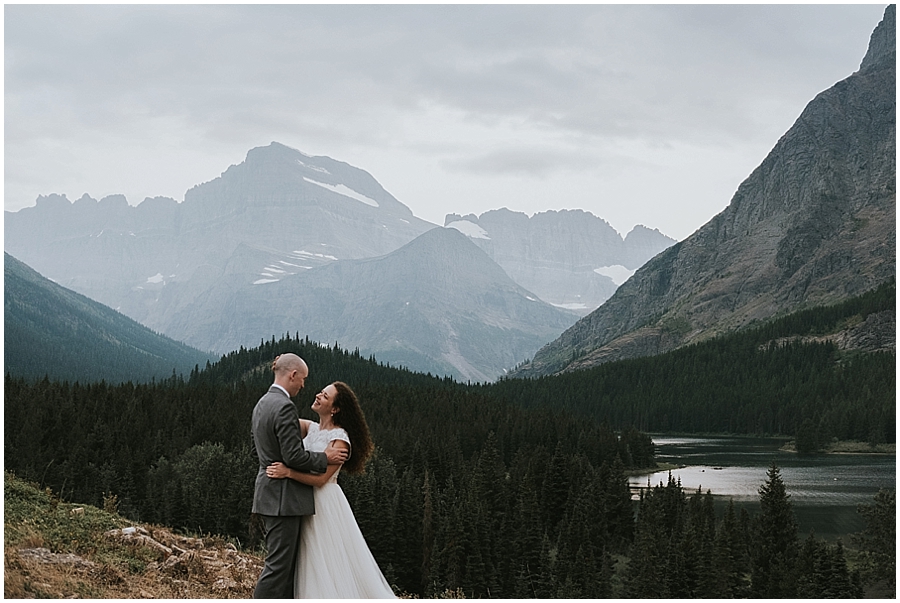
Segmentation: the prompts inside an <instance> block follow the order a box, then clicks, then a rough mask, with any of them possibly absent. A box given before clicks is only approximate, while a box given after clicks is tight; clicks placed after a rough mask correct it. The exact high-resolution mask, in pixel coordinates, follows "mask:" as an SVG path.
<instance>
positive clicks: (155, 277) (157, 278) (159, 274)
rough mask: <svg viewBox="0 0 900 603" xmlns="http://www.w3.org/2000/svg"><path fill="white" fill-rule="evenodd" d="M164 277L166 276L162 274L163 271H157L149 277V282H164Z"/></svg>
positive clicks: (156, 283) (155, 283)
mask: <svg viewBox="0 0 900 603" xmlns="http://www.w3.org/2000/svg"><path fill="white" fill-rule="evenodd" d="M163 278H164V277H163V275H162V272H157V273H156V274H154V275H153V276H150V277H147V282H148V283H152V284H154V285H158V284H159V283H161V282H163Z"/></svg>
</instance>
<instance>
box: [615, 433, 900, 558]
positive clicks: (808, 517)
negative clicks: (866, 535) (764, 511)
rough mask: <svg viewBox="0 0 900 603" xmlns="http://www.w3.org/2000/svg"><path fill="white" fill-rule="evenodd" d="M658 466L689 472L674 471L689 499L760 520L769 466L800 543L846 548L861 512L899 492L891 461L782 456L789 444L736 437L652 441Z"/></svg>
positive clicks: (653, 481)
mask: <svg viewBox="0 0 900 603" xmlns="http://www.w3.org/2000/svg"><path fill="white" fill-rule="evenodd" d="M651 437H652V438H653V442H654V444H656V460H657V461H658V462H660V463H671V464H673V465H684V467H683V468H678V469H673V470H672V475H673V477H675V478H676V479H681V485H682V487H683V488H684V490H685V493H686V494H687V495H691V494H693V493H694V492H696V491H697V489H698V488H701V489H702V491H703V492H706V491H707V490H710V491H711V492H712V494H713V497H714V498H715V499H716V512H717V514H718V515H719V517H721V514H722V512H723V510H724V508H725V506H726V505H727V504H728V500H729V499H733V500H734V505H735V509H736V510H737V511H738V512H740V508H741V507H744V508H745V509H747V511H748V512H749V513H750V515H751V516H752V515H755V514H756V513H757V512H758V511H759V493H758V490H759V487H760V486H761V485H762V484H763V483H764V482H765V481H766V471H767V470H768V469H769V467H770V466H771V464H772V461H775V463H776V464H777V465H778V467H780V468H781V476H782V479H783V480H784V483H785V486H786V487H787V492H788V494H789V495H790V500H791V502H792V503H793V506H794V516H795V517H796V519H797V523H798V525H799V529H800V532H799V533H800V538H801V540H802V539H803V538H806V536H807V535H808V534H809V532H810V530H814V531H815V533H816V536H818V537H819V538H825V539H828V540H834V539H836V538H841V539H842V540H843V541H844V542H845V543H847V542H848V541H849V538H848V536H849V534H852V533H853V532H858V531H860V530H862V529H863V527H864V523H863V521H862V518H861V517H860V516H859V514H858V513H857V511H856V509H857V505H859V504H872V503H873V502H874V497H875V494H876V493H877V492H878V490H879V488H886V489H895V488H896V484H897V463H896V457H895V456H894V455H882V454H818V455H799V454H795V453H792V452H782V451H780V450H779V448H780V447H781V446H782V445H783V444H784V442H785V440H783V439H776V438H752V437H737V436H711V437H691V436H685V437H678V436H667V435H659V434H657V435H651ZM648 477H649V480H650V482H649V483H650V486H651V487H652V486H656V485H658V484H659V483H660V482H663V484H665V483H666V481H667V480H668V471H661V472H657V473H654V474H652V475H650V476H647V475H642V476H633V477H630V478H629V480H628V481H629V484H630V485H631V486H632V487H633V488H640V487H647V483H648V481H647V480H648Z"/></svg>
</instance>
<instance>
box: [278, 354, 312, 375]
mask: <svg viewBox="0 0 900 603" xmlns="http://www.w3.org/2000/svg"><path fill="white" fill-rule="evenodd" d="M272 370H274V371H275V375H276V376H278V375H283V374H285V373H290V372H291V371H305V372H309V369H308V368H307V366H306V363H305V362H303V358H301V357H300V356H298V355H297V354H282V355H281V356H279V357H278V358H276V359H275V363H274V364H273V365H272Z"/></svg>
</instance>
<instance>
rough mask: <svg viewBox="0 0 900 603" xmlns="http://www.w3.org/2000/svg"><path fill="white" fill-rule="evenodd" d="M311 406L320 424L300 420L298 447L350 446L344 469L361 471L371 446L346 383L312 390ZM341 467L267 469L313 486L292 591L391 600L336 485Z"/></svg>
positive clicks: (305, 594) (322, 596) (316, 596)
mask: <svg viewBox="0 0 900 603" xmlns="http://www.w3.org/2000/svg"><path fill="white" fill-rule="evenodd" d="M312 409H313V410H314V411H315V412H316V414H317V415H319V422H318V423H315V422H313V421H307V420H305V419H300V431H301V434H302V435H303V446H304V448H306V449H307V450H310V451H323V450H325V448H326V447H327V446H328V444H329V443H330V442H332V441H335V445H336V446H339V447H344V448H346V449H348V450H351V449H352V454H351V455H350V458H349V459H348V460H347V461H346V462H345V463H344V465H343V468H344V470H345V471H346V472H347V473H362V472H363V471H364V469H365V464H366V461H367V460H368V459H369V457H370V456H371V455H372V450H373V448H374V445H373V444H372V438H371V436H370V435H369V426H368V425H367V424H366V419H365V417H364V416H363V413H362V409H361V408H360V406H359V400H358V399H357V397H356V394H355V393H353V390H352V389H350V387H349V386H348V385H347V384H346V383H342V382H340V381H335V382H334V383H332V384H331V385H329V386H327V387H326V388H325V389H323V390H322V391H321V392H319V393H318V394H316V399H315V402H313V405H312ZM340 468H341V466H340V465H328V471H327V472H325V473H322V474H311V473H300V472H299V471H294V470H292V469H290V468H289V467H286V466H285V465H283V464H282V463H273V464H271V465H269V467H268V468H267V469H266V475H268V476H269V477H271V478H276V479H280V478H289V479H293V480H296V481H298V482H301V483H303V484H308V485H310V486H315V487H316V488H315V500H316V514H315V515H306V516H304V517H303V524H302V527H301V528H300V552H299V554H298V557H299V558H298V560H297V573H296V575H295V576H294V593H295V596H296V597H297V598H300V599H393V598H395V596H394V593H393V591H392V590H391V587H390V585H389V584H388V583H387V580H386V579H385V578H384V574H382V573H381V570H380V569H379V568H378V564H377V563H376V562H375V558H374V557H372V553H371V552H370V551H369V547H368V545H366V541H365V539H364V538H363V535H362V532H360V530H359V526H358V525H357V523H356V518H355V517H354V516H353V511H352V510H351V509H350V504H349V503H348V502H347V498H346V497H345V496H344V491H343V490H341V487H340V486H339V485H338V483H337V474H338V471H339V470H340Z"/></svg>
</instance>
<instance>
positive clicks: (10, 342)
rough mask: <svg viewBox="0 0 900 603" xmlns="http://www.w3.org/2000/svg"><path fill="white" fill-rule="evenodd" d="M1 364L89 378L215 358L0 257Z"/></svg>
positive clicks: (131, 377)
mask: <svg viewBox="0 0 900 603" xmlns="http://www.w3.org/2000/svg"><path fill="white" fill-rule="evenodd" d="M3 285H4V287H3V327H4V330H3V352H4V364H5V366H4V369H5V371H6V373H7V374H12V375H15V376H17V377H29V378H34V379H40V378H42V377H44V376H45V375H49V376H50V377H52V378H55V379H60V380H69V381H80V382H81V383H89V382H94V381H100V380H106V381H107V382H114V383H118V382H124V381H149V380H151V379H165V378H168V377H171V376H172V375H173V373H180V374H182V375H185V376H186V375H187V374H188V373H189V372H190V371H191V370H192V369H193V368H194V367H195V366H197V365H200V366H204V365H205V364H206V363H207V362H208V361H210V360H212V361H215V360H217V357H216V356H213V355H210V354H205V353H203V352H201V351H199V350H196V349H192V348H189V347H188V346H186V345H184V344H181V343H178V342H176V341H173V340H171V339H169V338H168V337H164V336H162V335H159V334H157V333H154V332H153V331H151V330H150V329H148V328H147V327H144V326H142V325H140V324H138V323H136V322H135V321H133V320H131V319H130V318H128V317H126V316H123V315H121V314H119V313H118V312H116V311H114V310H111V309H110V308H108V307H106V306H104V305H103V304H100V303H97V302H95V301H93V300H91V299H88V298H86V297H84V296H83V295H79V294H78V293H75V292H74V291H70V290H68V289H66V288H64V287H61V286H59V285H57V284H55V283H53V282H51V281H49V280H47V279H46V278H44V277H42V276H41V275H40V274H38V273H37V272H35V271H34V270H32V269H31V268H29V267H28V266H26V265H25V264H23V263H22V262H20V261H18V260H17V259H16V258H14V257H12V256H11V255H9V254H8V253H5V254H3Z"/></svg>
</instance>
